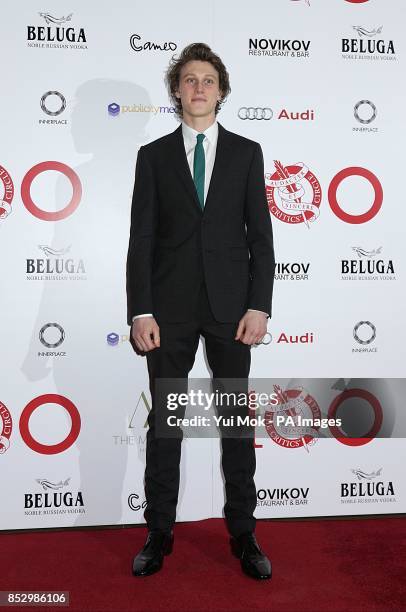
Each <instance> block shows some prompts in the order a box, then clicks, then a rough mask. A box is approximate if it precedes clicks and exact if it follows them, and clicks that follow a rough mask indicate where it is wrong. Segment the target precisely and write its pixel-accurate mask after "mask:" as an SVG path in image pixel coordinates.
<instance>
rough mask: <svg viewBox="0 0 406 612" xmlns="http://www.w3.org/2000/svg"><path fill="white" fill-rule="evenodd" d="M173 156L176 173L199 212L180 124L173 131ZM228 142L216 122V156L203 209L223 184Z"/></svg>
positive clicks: (227, 159)
mask: <svg viewBox="0 0 406 612" xmlns="http://www.w3.org/2000/svg"><path fill="white" fill-rule="evenodd" d="M172 134H173V137H174V157H173V163H174V167H175V170H176V172H177V174H178V175H179V177H180V179H181V180H182V182H183V184H184V186H185V188H186V190H187V192H188V193H189V195H190V197H191V198H192V200H193V203H194V205H195V207H196V208H197V210H198V212H199V213H200V214H201V213H202V209H201V207H200V202H199V198H198V197H197V192H196V187H195V184H194V182H193V177H192V174H191V172H190V168H189V164H188V161H187V157H186V151H185V145H184V143H183V135H182V125H180V126H179V127H178V128H176V130H175V131H174V132H172ZM230 152H231V149H230V142H229V138H228V132H227V130H226V129H224V128H223V126H222V125H221V124H220V123H219V124H218V139H217V148H216V157H215V160H214V167H213V172H212V175H211V179H210V186H209V191H208V193H207V197H206V203H205V206H204V211H203V212H205V211H206V210H207V206H208V205H211V202H212V200H215V198H216V196H217V195H218V192H219V190H220V188H221V186H222V184H224V175H225V173H226V171H227V166H228V165H229V161H230Z"/></svg>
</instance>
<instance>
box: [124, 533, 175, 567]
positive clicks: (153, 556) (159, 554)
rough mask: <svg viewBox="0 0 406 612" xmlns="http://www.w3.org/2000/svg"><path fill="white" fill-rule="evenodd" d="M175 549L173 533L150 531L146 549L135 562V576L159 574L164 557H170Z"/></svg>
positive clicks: (141, 551) (135, 558)
mask: <svg viewBox="0 0 406 612" xmlns="http://www.w3.org/2000/svg"><path fill="white" fill-rule="evenodd" d="M172 548H173V531H171V532H170V533H165V532H164V531H149V532H148V537H147V540H146V542H145V545H144V548H143V549H142V550H140V552H139V553H138V555H137V556H136V557H134V561H133V575H134V576H149V575H150V574H155V572H159V570H160V569H161V567H162V564H163V561H164V555H169V554H170V553H171V552H172Z"/></svg>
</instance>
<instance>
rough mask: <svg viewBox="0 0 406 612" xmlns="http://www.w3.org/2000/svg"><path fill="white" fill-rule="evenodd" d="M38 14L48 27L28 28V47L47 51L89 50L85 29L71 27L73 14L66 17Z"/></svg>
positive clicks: (30, 26)
mask: <svg viewBox="0 0 406 612" xmlns="http://www.w3.org/2000/svg"><path fill="white" fill-rule="evenodd" d="M38 14H39V16H40V17H41V18H42V19H43V20H44V21H45V23H46V25H45V26H34V25H29V26H27V41H28V42H27V46H28V47H38V48H46V49H52V48H53V49H56V48H58V49H82V50H83V49H87V44H86V43H87V40H86V34H85V30H84V28H75V27H72V26H71V25H70V23H71V21H72V16H73V13H70V14H69V15H67V16H66V17H54V16H53V15H51V13H38ZM42 23H44V22H42ZM65 26H67V27H65Z"/></svg>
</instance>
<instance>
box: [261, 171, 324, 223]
mask: <svg viewBox="0 0 406 612" xmlns="http://www.w3.org/2000/svg"><path fill="white" fill-rule="evenodd" d="M274 164H275V172H273V173H272V174H271V173H267V174H265V188H266V197H267V201H268V208H269V211H270V212H271V213H272V214H273V215H274V216H275V217H276V218H277V219H279V220H280V221H283V222H284V223H291V224H297V223H304V224H305V225H306V226H307V227H308V228H310V224H311V223H314V221H316V219H318V217H319V215H320V204H321V186H320V183H319V181H318V180H317V178H316V176H315V175H314V174H313V172H311V171H310V170H309V168H307V166H305V164H303V163H302V162H297V163H296V164H292V165H289V166H283V165H282V164H281V162H280V161H275V162H274Z"/></svg>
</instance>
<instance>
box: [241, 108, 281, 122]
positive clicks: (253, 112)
mask: <svg viewBox="0 0 406 612" xmlns="http://www.w3.org/2000/svg"><path fill="white" fill-rule="evenodd" d="M272 116H273V111H272V108H268V107H267V108H260V107H259V106H256V107H254V106H242V107H241V108H240V109H239V110H238V117H239V118H240V119H244V120H245V119H249V120H250V121H252V120H254V119H259V120H264V121H269V120H270V119H272Z"/></svg>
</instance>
